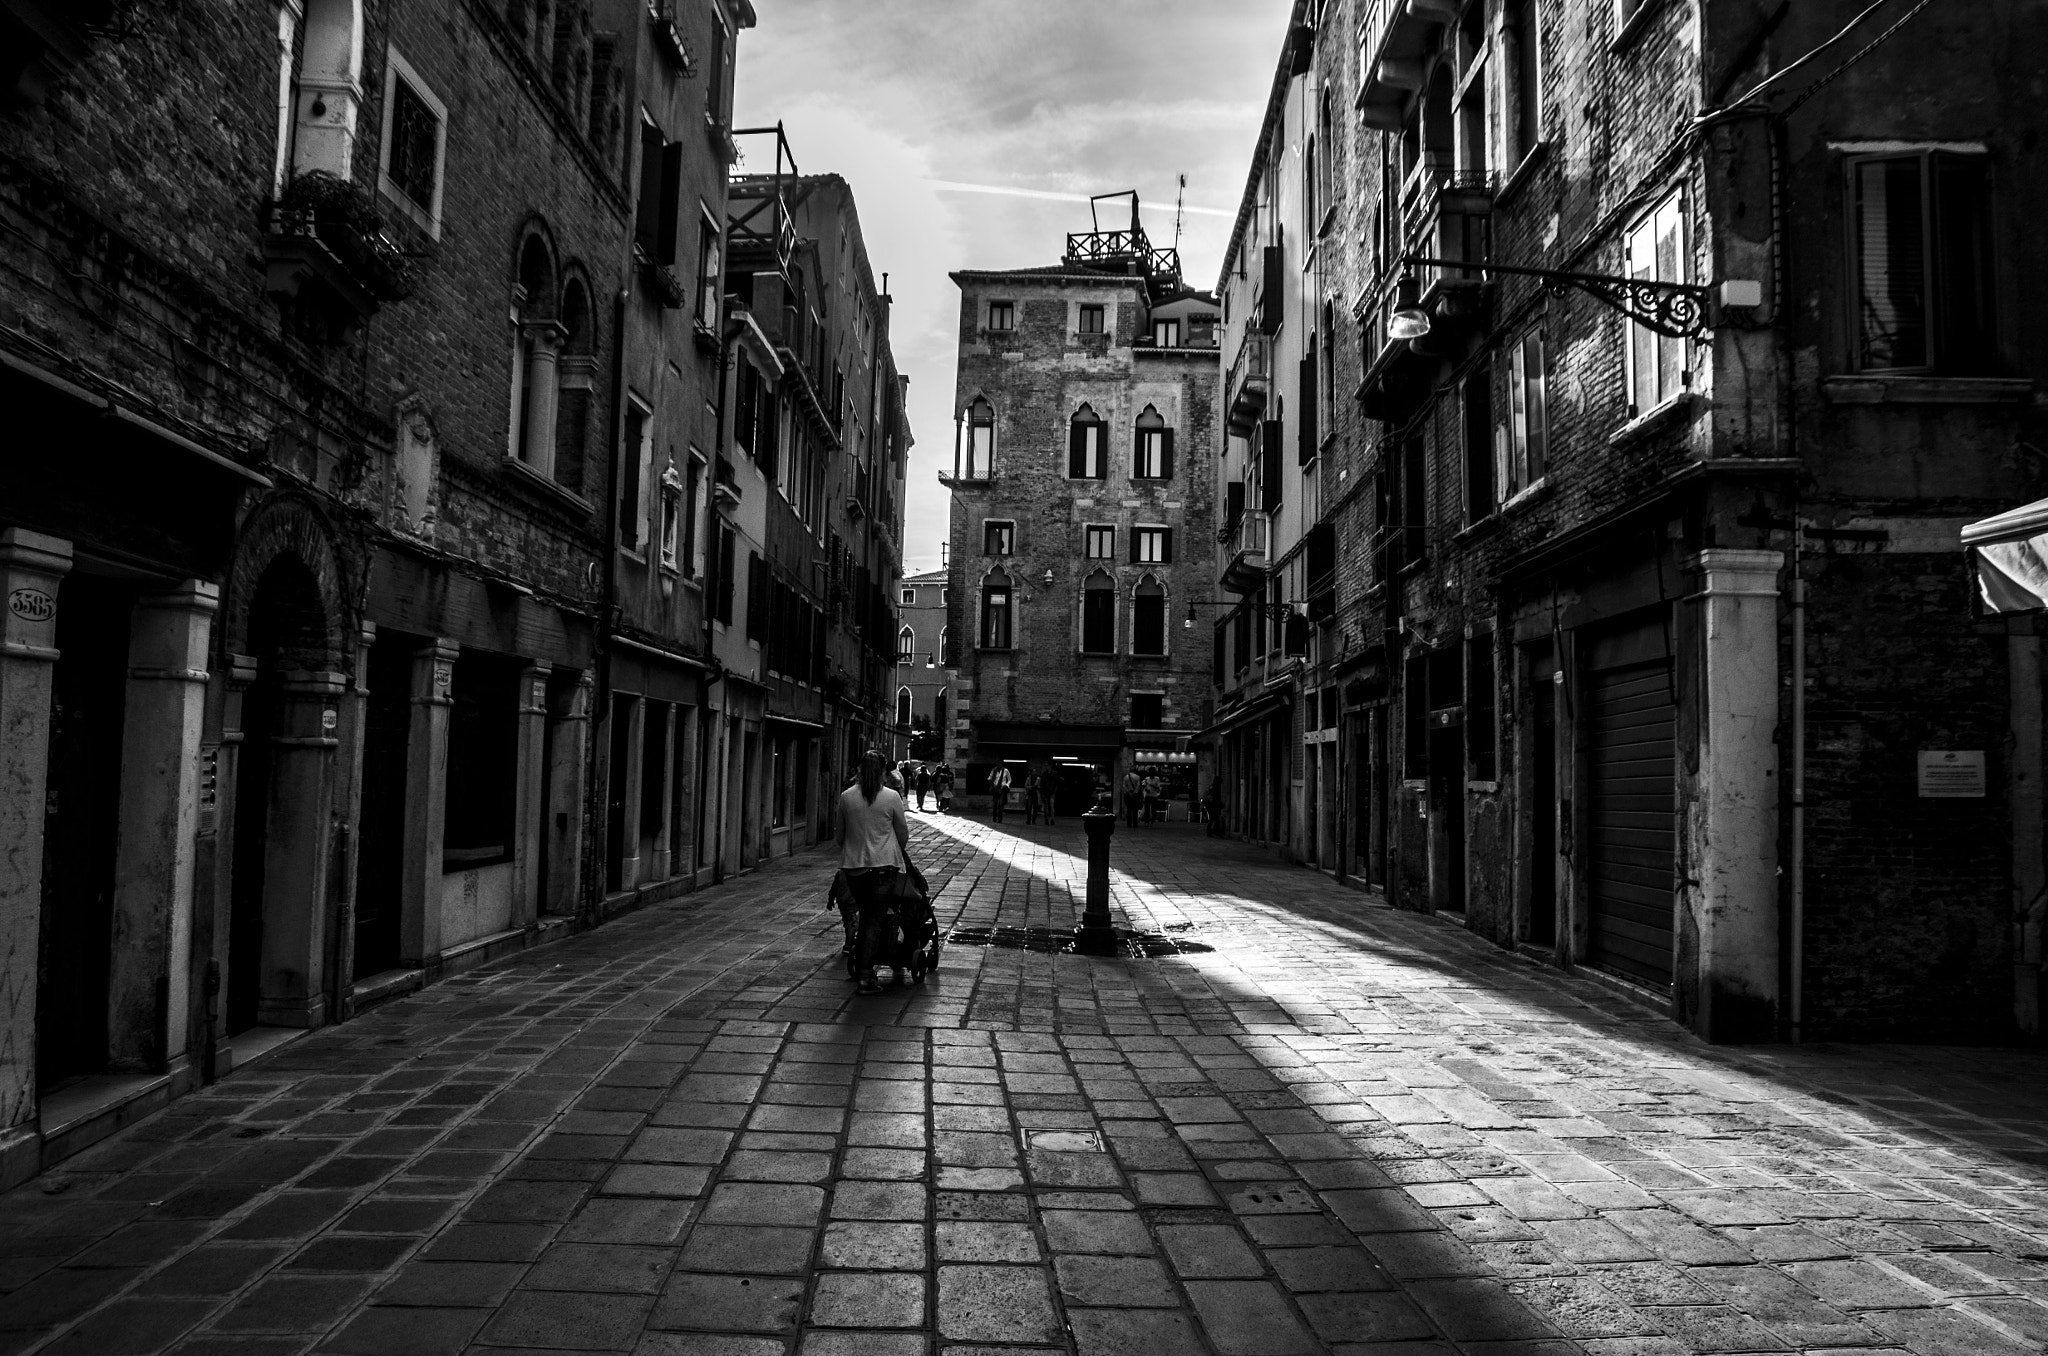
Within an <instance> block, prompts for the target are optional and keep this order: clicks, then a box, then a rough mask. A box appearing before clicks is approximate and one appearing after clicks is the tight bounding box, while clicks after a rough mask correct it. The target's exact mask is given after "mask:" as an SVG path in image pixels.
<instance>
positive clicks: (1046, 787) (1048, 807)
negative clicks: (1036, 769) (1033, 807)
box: [1038, 772, 1059, 824]
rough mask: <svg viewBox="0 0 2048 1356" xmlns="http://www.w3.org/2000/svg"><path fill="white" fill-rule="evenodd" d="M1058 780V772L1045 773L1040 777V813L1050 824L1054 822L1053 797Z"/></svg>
mask: <svg viewBox="0 0 2048 1356" xmlns="http://www.w3.org/2000/svg"><path fill="white" fill-rule="evenodd" d="M1058 780H1059V774H1058V773H1057V772H1047V773H1043V774H1041V775H1040V776H1039V778H1038V813H1039V815H1040V817H1041V818H1043V819H1044V820H1045V822H1046V823H1048V824H1050V823H1052V797H1053V790H1054V784H1055V783H1056V782H1057V781H1058Z"/></svg>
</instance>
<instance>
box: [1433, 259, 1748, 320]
mask: <svg viewBox="0 0 2048 1356" xmlns="http://www.w3.org/2000/svg"><path fill="white" fill-rule="evenodd" d="M1401 262H1402V263H1403V264H1406V265H1407V266H1408V267H1410V268H1443V269H1463V270H1466V271H1468V272H1472V273H1492V274H1503V273H1504V274H1511V275H1513V276H1515V277H1518V278H1535V279H1536V280H1537V281H1539V282H1541V283H1542V284H1543V290H1544V291H1546V292H1548V293H1549V294H1550V295H1551V296H1553V297H1561V296H1563V295H1564V294H1565V293H1566V292H1572V291H1578V292H1584V293H1585V294H1586V295H1587V296H1589V297H1591V298H1593V299H1594V300H1595V301H1598V302H1600V303H1601V304H1602V305H1604V306H1608V307H1611V308H1612V309H1614V310H1616V311H1619V312H1621V314H1623V315H1625V316H1627V317H1628V318H1629V319H1630V320H1633V321H1635V322H1636V323H1637V324H1638V325H1641V326H1642V327H1643V328H1644V329H1648V330H1655V331H1656V332H1657V333H1658V334H1663V335H1669V336H1670V337H1671V338H1673V339H1703V338H1705V337H1706V336H1707V335H1708V334H1709V333H1711V332H1712V330H1713V326H1712V325H1710V324H1709V323H1708V322H1707V302H1708V298H1709V296H1710V295H1711V293H1710V290H1709V289H1708V288H1706V287H1702V286H1700V285H1699V284H1697V283H1675V282H1653V281H1650V280H1648V279H1644V278H1621V277H1616V276H1615V275H1613V274H1611V273H1570V272H1566V271H1564V270H1562V269H1554V268H1523V267H1520V266H1519V265H1515V264H1484V263H1473V262H1471V261H1469V260H1464V259H1429V258H1425V257H1423V256H1422V255H1419V254H1408V255H1403V256H1402V258H1401Z"/></svg>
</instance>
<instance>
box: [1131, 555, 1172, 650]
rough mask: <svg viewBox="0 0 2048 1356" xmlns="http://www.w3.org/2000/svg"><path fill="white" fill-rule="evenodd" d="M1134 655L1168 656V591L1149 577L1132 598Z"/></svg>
mask: <svg viewBox="0 0 2048 1356" xmlns="http://www.w3.org/2000/svg"><path fill="white" fill-rule="evenodd" d="M1131 653H1132V654H1136V655H1155V656H1156V655H1163V654H1165V653H1166V590H1165V589H1163V588H1161V587H1160V586H1159V581H1157V580H1156V579H1154V578H1153V577H1152V576H1151V575H1149V574H1148V575H1146V576H1145V577H1144V579H1142V580H1140V581H1139V583H1138V588H1137V591H1136V592H1135V593H1133V594H1132V595H1131Z"/></svg>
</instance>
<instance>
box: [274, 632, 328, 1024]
mask: <svg viewBox="0 0 2048 1356" xmlns="http://www.w3.org/2000/svg"><path fill="white" fill-rule="evenodd" d="M347 690H348V675H346V674H342V673H333V672H309V671H292V672H287V673H285V674H284V675H282V678H281V680H280V681H279V683H278V720H277V733H276V734H275V735H274V736H272V738H271V741H270V747H271V755H270V769H271V770H270V805H269V808H268V813H267V816H266V823H267V824H268V826H269V833H268V837H267V839H266V841H265V843H264V848H263V971H262V977H261V979H260V981H259V985H260V987H259V989H258V991H257V1001H256V1016H257V1020H258V1021H261V1022H263V1023H265V1024H266V1025H269V1026H299V1027H316V1026H322V1025H325V1024H326V1020H327V974H328V961H329V955H328V946H329V940H330V937H331V935H332V934H331V932H330V928H331V927H332V922H333V920H332V919H331V918H330V917H329V905H330V903H331V901H332V898H333V893H332V888H331V886H332V879H331V876H330V867H331V864H332V861H333V846H334V840H333V827H334V826H333V817H334V804H335V775H334V774H335V752H336V750H337V749H339V748H340V746H341V740H340V739H339V738H337V737H336V735H335V731H336V729H337V728H338V727H339V726H340V724H341V699H342V694H343V693H345V692H346V691H347Z"/></svg>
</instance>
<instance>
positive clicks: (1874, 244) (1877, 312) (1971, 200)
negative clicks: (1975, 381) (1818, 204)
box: [1849, 151, 1997, 375]
mask: <svg viewBox="0 0 2048 1356" xmlns="http://www.w3.org/2000/svg"><path fill="white" fill-rule="evenodd" d="M1849 190H1850V208H1851V212H1852V220H1851V225H1852V247H1853V250H1854V256H1855V257H1854V259H1853V260H1852V262H1851V267H1852V268H1853V270H1854V275H1853V276H1854V282H1853V284H1852V286H1851V288H1850V295H1851V296H1852V297H1853V298H1854V301H1855V306H1856V316H1855V329H1854V334H1855V343H1856V352H1855V364H1856V367H1857V368H1858V369H1859V370H1861V371H1865V372H1945V373H1958V374H1965V375H1982V374H1984V373H1986V372H1989V371H1992V370H1994V368H1995V355H1996V347H1997V345H1996V342H1995V335H1994V332H1993V323H1992V322H1993V315H1992V312H1993V305H1992V288H1993V278H1992V269H1991V210H1990V206H1991V204H1990V196H1991V195H1990V178H1989V175H1988V173H1987V165H1986V160H1985V157H1983V156H1981V155H1957V154H1951V153H1947V152H1932V151H1929V152H1916V153H1911V154H1906V155H1887V156H1870V157H1863V158H1858V159H1855V160H1852V161H1850V162H1849Z"/></svg>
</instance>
